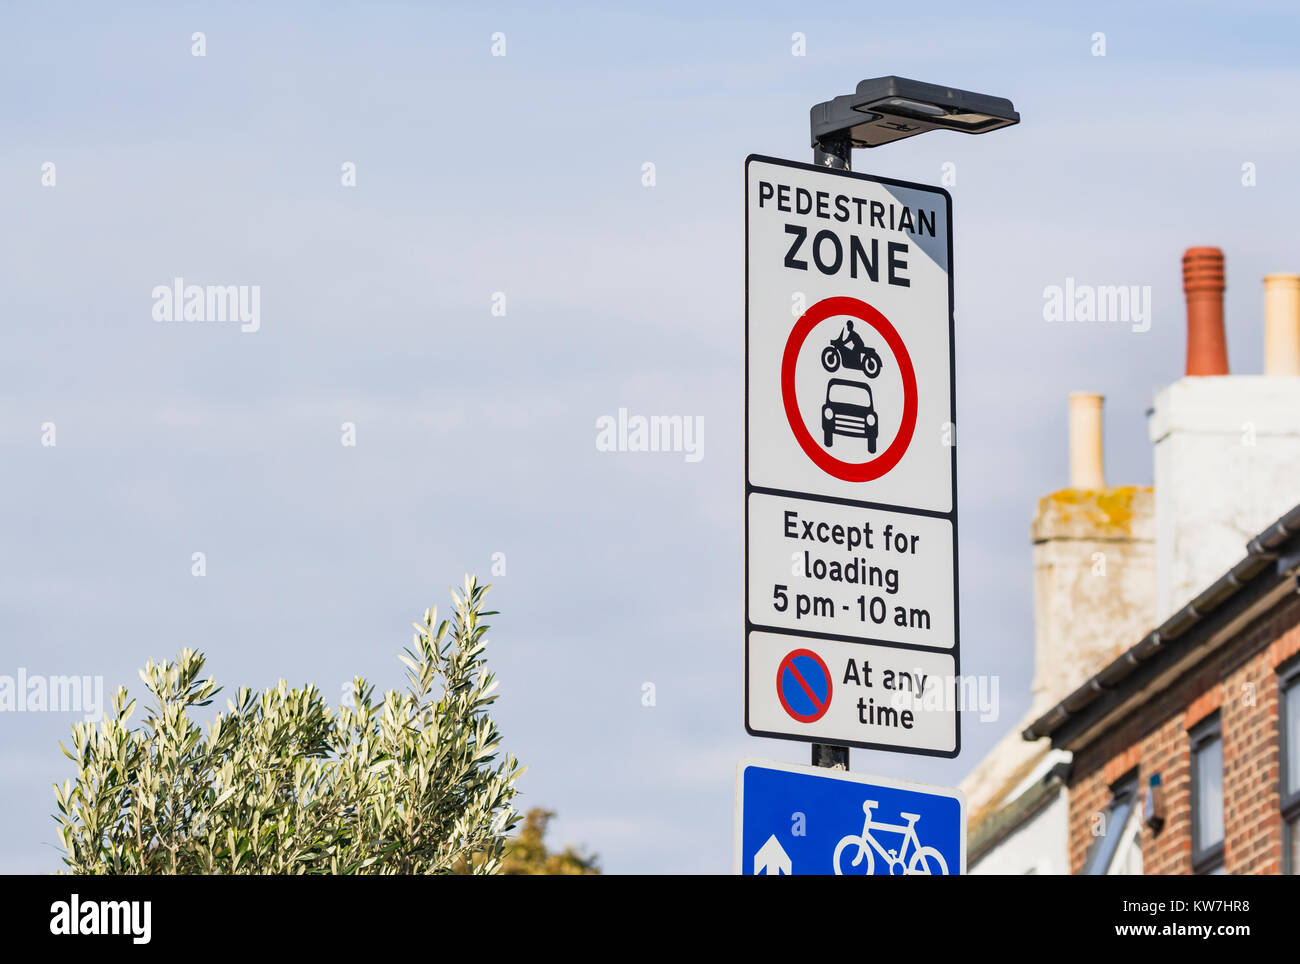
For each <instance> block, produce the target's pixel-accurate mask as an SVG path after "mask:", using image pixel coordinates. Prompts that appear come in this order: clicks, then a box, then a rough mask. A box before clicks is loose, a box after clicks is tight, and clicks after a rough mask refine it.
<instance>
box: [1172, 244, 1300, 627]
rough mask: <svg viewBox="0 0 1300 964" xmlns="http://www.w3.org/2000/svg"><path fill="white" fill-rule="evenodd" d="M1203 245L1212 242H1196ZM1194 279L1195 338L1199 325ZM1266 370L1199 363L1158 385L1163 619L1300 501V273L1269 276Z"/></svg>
mask: <svg viewBox="0 0 1300 964" xmlns="http://www.w3.org/2000/svg"><path fill="white" fill-rule="evenodd" d="M1193 250H1203V249H1193ZM1194 294H1195V292H1194V291H1193V290H1192V288H1190V287H1189V288H1188V302H1187V311H1188V341H1189V344H1190V343H1191V342H1192V341H1193V339H1194V337H1195V335H1196V332H1197V325H1196V322H1197V315H1196V312H1197V311H1200V310H1201V309H1202V305H1201V303H1200V302H1194V299H1193V295H1194ZM1264 346H1265V347H1264V374H1263V375H1229V374H1226V373H1224V374H1217V375H1215V374H1204V373H1201V372H1200V370H1199V369H1198V370H1196V371H1193V370H1192V368H1191V366H1190V365H1189V376H1188V377H1186V378H1180V379H1179V380H1178V381H1176V382H1174V383H1172V384H1171V385H1167V386H1165V387H1164V388H1163V389H1161V390H1160V391H1159V392H1157V393H1156V398H1155V403H1154V404H1153V406H1152V408H1151V413H1150V418H1149V420H1148V424H1147V427H1148V430H1149V433H1150V436H1151V441H1152V442H1153V443H1154V444H1155V482H1156V486H1155V488H1156V622H1161V621H1163V620H1165V619H1167V618H1169V617H1170V616H1172V615H1173V614H1174V613H1175V612H1176V611H1177V610H1179V609H1181V608H1182V607H1183V606H1185V605H1187V603H1189V602H1190V601H1191V600H1192V599H1194V598H1195V597H1196V596H1197V595H1198V594H1199V593H1200V592H1202V591H1203V590H1205V589H1206V588H1208V587H1209V585H1210V584H1211V583H1213V582H1214V580H1216V579H1217V578H1219V577H1220V576H1221V575H1223V574H1224V573H1225V572H1226V571H1227V570H1228V569H1230V568H1231V567H1232V566H1233V565H1235V564H1236V563H1237V562H1239V561H1240V560H1241V558H1242V557H1243V556H1244V555H1245V554H1246V542H1247V540H1249V539H1251V538H1252V537H1253V536H1254V535H1255V534H1256V533H1258V532H1259V531H1260V530H1261V529H1263V528H1264V527H1265V526H1266V525H1268V524H1269V523H1270V522H1272V521H1273V520H1275V519H1276V518H1277V517H1278V516H1280V515H1282V514H1283V513H1284V512H1286V511H1287V510H1289V509H1291V508H1292V507H1293V506H1295V505H1296V504H1298V503H1300V471H1298V470H1300V276H1297V275H1290V274H1275V275H1269V276H1268V277H1267V278H1265V279H1264Z"/></svg>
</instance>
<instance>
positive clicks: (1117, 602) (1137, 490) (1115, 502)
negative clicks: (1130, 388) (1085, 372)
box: [1031, 392, 1155, 716]
mask: <svg viewBox="0 0 1300 964" xmlns="http://www.w3.org/2000/svg"><path fill="white" fill-rule="evenodd" d="M1102 403H1103V398H1102V396H1101V395H1096V394H1093V393H1091V392H1075V393H1073V394H1072V395H1070V486H1069V488H1066V489H1061V490H1059V491H1057V492H1053V493H1052V494H1051V495H1046V496H1043V498H1041V499H1039V500H1038V511H1037V512H1036V513H1035V515H1034V522H1033V526H1032V529H1031V533H1032V538H1033V542H1034V623H1035V627H1034V628H1035V631H1034V638H1035V650H1034V706H1033V709H1032V710H1031V716H1036V715H1037V714H1038V713H1041V712H1043V711H1045V710H1046V709H1047V708H1048V707H1050V706H1051V705H1052V704H1053V703H1055V702H1056V701H1057V700H1061V699H1064V698H1065V697H1066V696H1068V695H1069V694H1070V692H1071V691H1072V690H1073V689H1074V688H1075V687H1076V686H1079V685H1080V684H1082V683H1083V681H1084V680H1086V679H1087V678H1088V677H1089V676H1091V675H1092V674H1093V673H1095V672H1097V671H1098V670H1099V669H1101V668H1102V667H1103V666H1105V665H1106V663H1107V662H1108V661H1109V660H1111V659H1113V658H1114V657H1115V656H1117V655H1119V653H1120V652H1122V651H1123V650H1124V648H1125V647H1127V646H1131V645H1132V644H1133V643H1135V642H1137V640H1138V639H1139V638H1140V637H1141V635H1142V634H1143V633H1144V632H1146V631H1147V630H1148V629H1150V628H1151V617H1152V606H1151V598H1152V595H1153V590H1154V588H1155V565H1154V552H1153V549H1152V536H1153V533H1152V517H1153V505H1152V497H1151V490H1150V489H1149V488H1145V487H1139V486H1135V485H1125V486H1115V487H1112V488H1107V487H1106V477H1105V473H1104V472H1103V470H1102V464H1103V463H1102V421H1101V413H1102Z"/></svg>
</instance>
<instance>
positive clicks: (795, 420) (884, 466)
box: [781, 297, 917, 482]
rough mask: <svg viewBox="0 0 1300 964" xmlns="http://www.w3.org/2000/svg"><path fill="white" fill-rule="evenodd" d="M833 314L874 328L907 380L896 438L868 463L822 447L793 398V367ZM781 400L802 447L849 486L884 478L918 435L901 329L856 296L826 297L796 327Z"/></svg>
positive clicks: (913, 375) (911, 371)
mask: <svg viewBox="0 0 1300 964" xmlns="http://www.w3.org/2000/svg"><path fill="white" fill-rule="evenodd" d="M834 315H850V316H851V317H853V318H856V319H859V320H861V321H864V322H866V323H867V324H868V325H870V326H871V327H872V328H874V329H875V330H876V332H877V333H879V335H880V337H881V338H883V339H885V344H886V345H888V346H889V350H890V351H891V352H893V354H894V358H895V359H896V360H897V361H898V371H899V374H900V376H901V377H902V380H903V417H902V422H901V424H900V425H899V427H898V434H897V435H895V436H894V441H893V442H891V443H890V445H889V448H887V449H885V451H883V452H881V453H880V454H879V455H877V456H876V457H875V458H874V459H869V460H868V461H866V462H845V461H843V460H842V459H837V458H835V457H834V456H833V455H831V454H830V453H829V452H827V451H826V450H825V449H823V448H822V447H821V446H820V445H818V444H817V440H816V439H814V438H813V437H812V434H811V433H810V432H809V431H808V426H807V425H805V424H804V420H803V415H801V414H800V412H799V402H798V399H796V398H795V391H794V369H795V363H796V362H798V360H799V352H800V350H801V349H802V348H803V343H804V341H805V340H806V339H807V338H808V333H809V332H811V331H812V330H813V329H814V328H816V327H817V326H818V325H819V324H821V323H822V322H823V321H825V320H826V319H827V318H830V317H832V316H834ZM781 400H782V401H783V402H784V403H785V417H786V419H787V421H789V423H790V429H791V431H793V432H794V437H795V438H796V439H798V441H799V447H800V448H802V449H803V450H804V453H805V454H806V455H807V456H808V458H810V459H812V460H813V462H814V463H816V465H817V466H818V467H819V468H820V469H821V470H822V471H824V472H826V473H827V474H828V475H833V476H835V478H837V479H843V480H844V481H845V482H870V481H871V480H872V479H878V478H880V477H881V476H882V475H884V474H885V473H886V472H888V471H889V470H890V469H892V468H893V467H894V466H895V465H897V464H898V462H899V460H900V459H901V458H902V457H903V453H904V452H906V451H907V447H908V445H910V444H911V442H912V435H913V434H914V433H915V431H916V407H917V395H916V371H915V370H914V369H913V368H912V358H911V356H910V355H909V354H908V353H907V346H906V345H904V344H903V339H902V337H901V336H900V335H899V334H898V330H897V329H896V328H895V327H894V326H893V325H892V324H890V322H889V319H888V318H886V317H885V316H884V315H882V314H881V313H880V312H879V311H877V310H876V309H875V308H873V307H871V305H869V304H867V303H866V302H865V301H859V300H858V299H857V298H846V297H837V298H823V299H822V300H821V301H819V302H817V304H815V305H813V306H812V307H811V308H809V309H808V310H807V311H805V312H804V313H803V316H802V317H801V318H800V319H799V320H798V321H797V322H796V323H795V326H794V328H793V329H792V330H791V331H790V337H789V338H788V339H787V340H786V343H785V354H784V355H783V356H782V358H781Z"/></svg>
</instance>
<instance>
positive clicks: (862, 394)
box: [822, 378, 880, 454]
mask: <svg viewBox="0 0 1300 964" xmlns="http://www.w3.org/2000/svg"><path fill="white" fill-rule="evenodd" d="M879 433H880V425H879V422H878V420H877V418H876V408H875V405H874V404H873V403H872V399H871V388H870V387H869V386H867V385H865V384H864V383H862V382H854V381H850V380H848V379H846V378H832V379H831V380H830V381H829V382H827V383H826V404H825V405H824V406H822V444H823V445H825V446H826V448H830V447H831V442H832V441H833V440H834V438H835V436H836V435H848V436H852V437H856V438H865V439H866V440H867V451H868V452H871V453H873V454H874V453H875V451H876V437H877V436H878V435H879Z"/></svg>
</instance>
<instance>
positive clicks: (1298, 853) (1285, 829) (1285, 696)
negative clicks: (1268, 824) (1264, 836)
mask: <svg viewBox="0 0 1300 964" xmlns="http://www.w3.org/2000/svg"><path fill="white" fill-rule="evenodd" d="M1281 684H1282V693H1281V696H1282V699H1281V704H1282V705H1281V714H1280V715H1281V717H1282V718H1281V719H1280V720H1278V732H1279V734H1280V735H1281V739H1280V746H1279V751H1280V755H1281V757H1282V773H1281V777H1282V873H1284V874H1300V660H1297V661H1296V662H1294V663H1293V664H1292V665H1291V667H1290V668H1288V669H1287V670H1286V671H1285V672H1283V673H1282V678H1281Z"/></svg>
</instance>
